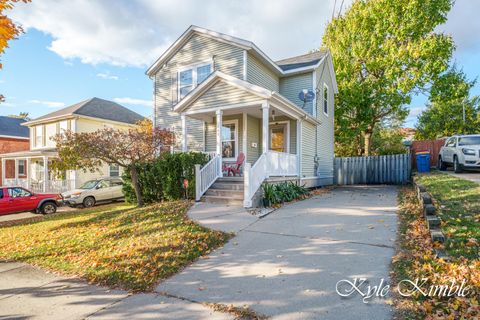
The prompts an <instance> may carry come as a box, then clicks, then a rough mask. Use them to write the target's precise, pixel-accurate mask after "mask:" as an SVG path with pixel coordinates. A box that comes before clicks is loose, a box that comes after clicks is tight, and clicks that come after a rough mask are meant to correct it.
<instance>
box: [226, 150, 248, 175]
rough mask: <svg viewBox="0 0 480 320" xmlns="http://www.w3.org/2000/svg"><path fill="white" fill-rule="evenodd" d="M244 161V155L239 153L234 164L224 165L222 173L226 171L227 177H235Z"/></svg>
mask: <svg viewBox="0 0 480 320" xmlns="http://www.w3.org/2000/svg"><path fill="white" fill-rule="evenodd" d="M244 161H245V154H243V152H240V154H239V155H238V157H237V161H235V163H226V164H224V165H223V171H227V176H230V173H231V174H232V176H235V175H236V174H238V175H240V173H241V172H242V171H241V168H242V165H243V162H244Z"/></svg>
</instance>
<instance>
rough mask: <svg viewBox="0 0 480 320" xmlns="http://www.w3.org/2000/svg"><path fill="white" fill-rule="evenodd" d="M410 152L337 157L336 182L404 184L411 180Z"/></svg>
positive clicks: (339, 183) (341, 183) (335, 166)
mask: <svg viewBox="0 0 480 320" xmlns="http://www.w3.org/2000/svg"><path fill="white" fill-rule="evenodd" d="M410 173H411V160H410V154H394V155H388V156H375V157H345V158H335V163H334V182H335V184H337V185H345V184H404V183H407V182H408V181H409V180H410Z"/></svg>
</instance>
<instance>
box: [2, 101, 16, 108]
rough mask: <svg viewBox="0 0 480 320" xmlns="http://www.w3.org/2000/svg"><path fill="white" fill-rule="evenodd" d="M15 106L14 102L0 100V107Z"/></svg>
mask: <svg viewBox="0 0 480 320" xmlns="http://www.w3.org/2000/svg"><path fill="white" fill-rule="evenodd" d="M16 106H17V105H16V104H14V103H11V102H1V103H0V107H9V108H14V107H16Z"/></svg>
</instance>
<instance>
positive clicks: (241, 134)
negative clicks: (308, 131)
mask: <svg viewBox="0 0 480 320" xmlns="http://www.w3.org/2000/svg"><path fill="white" fill-rule="evenodd" d="M189 118H193V119H197V120H202V121H204V122H205V126H204V128H205V129H204V139H205V142H204V152H208V153H209V154H211V160H210V162H209V163H207V164H206V165H205V166H203V167H202V168H200V167H197V173H196V181H197V196H196V199H197V201H198V200H200V199H201V198H202V196H203V195H204V194H205V196H206V197H211V198H215V200H219V201H220V202H224V203H230V204H237V203H238V202H240V201H241V204H242V205H243V206H245V207H251V206H252V205H253V201H254V196H255V194H256V193H257V191H258V190H259V189H260V186H261V185H262V183H263V182H264V181H265V180H266V179H268V178H270V177H276V178H277V180H278V179H280V180H281V179H282V178H285V179H286V177H289V178H295V177H297V178H298V177H300V176H301V171H300V170H301V163H300V159H301V157H300V156H299V155H300V146H301V143H300V139H301V128H302V121H303V119H301V118H299V117H294V116H292V114H289V113H288V112H285V110H284V109H282V108H281V107H279V106H278V105H276V104H273V103H271V102H270V101H269V100H263V101H257V102H254V103H252V104H250V105H243V106H234V105H230V106H228V105H227V106H225V107H219V108H217V109H216V110H201V111H190V112H188V111H187V112H185V113H182V115H181V119H182V135H181V136H182V150H183V151H189V141H188V137H189V126H188V125H187V121H188V119H189ZM241 153H243V154H244V155H245V161H244V163H243V164H242V165H241V173H240V175H239V176H240V177H241V178H240V179H238V178H237V179H223V178H222V177H225V176H226V174H227V172H226V171H224V170H223V169H224V164H225V163H229V164H231V163H235V161H236V159H237V157H238V156H239V155H240V154H241ZM217 179H219V181H220V183H217V184H215V182H216V181H217ZM234 181H235V182H234ZM214 184H215V185H214ZM212 186H213V187H212ZM210 188H212V189H214V190H209V189H210ZM207 190H208V192H207Z"/></svg>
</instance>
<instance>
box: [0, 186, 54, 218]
mask: <svg viewBox="0 0 480 320" xmlns="http://www.w3.org/2000/svg"><path fill="white" fill-rule="evenodd" d="M62 200H63V199H62V196H61V195H60V194H55V193H33V192H31V191H28V190H27V189H25V188H21V187H0V215H2V214H9V213H15V212H22V211H34V212H36V213H43V214H50V213H55V212H56V211H57V207H58V206H59V205H61V203H62Z"/></svg>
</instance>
